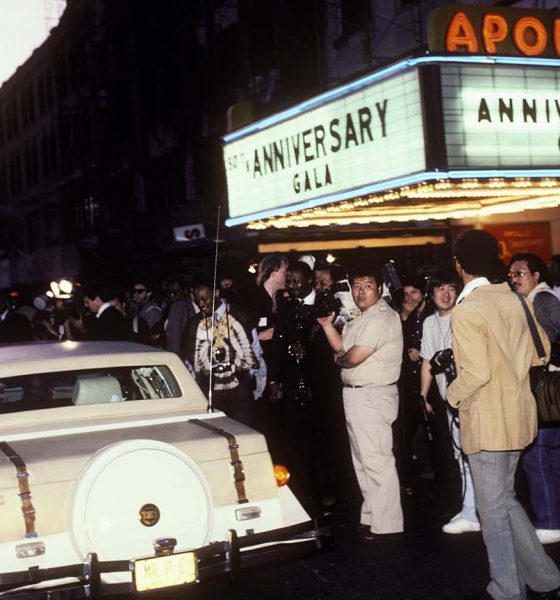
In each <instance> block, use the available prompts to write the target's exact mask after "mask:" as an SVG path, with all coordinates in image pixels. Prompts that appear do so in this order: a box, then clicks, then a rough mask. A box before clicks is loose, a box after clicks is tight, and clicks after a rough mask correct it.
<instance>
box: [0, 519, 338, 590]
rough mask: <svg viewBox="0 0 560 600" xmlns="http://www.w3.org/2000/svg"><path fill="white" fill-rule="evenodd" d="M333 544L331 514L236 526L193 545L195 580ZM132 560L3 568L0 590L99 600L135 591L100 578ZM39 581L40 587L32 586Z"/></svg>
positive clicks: (92, 559)
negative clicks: (283, 523)
mask: <svg viewBox="0 0 560 600" xmlns="http://www.w3.org/2000/svg"><path fill="white" fill-rule="evenodd" d="M332 547H333V537H332V531H331V527H330V518H329V517H328V516H323V517H320V518H318V519H314V520H313V521H308V522H306V523H301V524H298V525H292V526H290V527H283V528H281V529H274V530H272V531H266V532H263V533H254V534H251V535H246V536H242V537H238V536H237V533H236V532H235V530H233V529H232V530H230V532H229V535H228V540H227V541H224V542H215V543H212V544H209V545H208V546H203V547H202V548H198V549H196V550H194V553H195V555H196V560H197V563H198V564H197V567H198V577H197V581H196V583H200V582H204V581H209V580H211V579H214V578H216V577H219V576H221V575H224V574H229V576H230V577H231V578H232V579H238V578H239V577H240V575H241V573H242V572H243V571H245V570H247V569H251V568H253V567H258V566H262V565H269V564H278V563H281V562H286V561H293V560H300V559H303V558H306V557H309V556H312V555H314V554H317V553H320V552H325V551H327V550H330V549H331V548H332ZM133 565H134V562H133V561H132V560H116V561H100V560H98V558H97V555H96V554H89V555H88V557H87V560H86V561H85V562H84V563H81V564H75V565H68V566H62V567H52V568H47V569H40V568H30V569H28V570H26V571H16V572H12V573H1V574H0V594H2V596H3V597H5V598H18V599H23V598H24V597H28V598H33V599H34V600H42V598H43V597H44V598H45V600H46V599H47V598H48V599H49V600H70V599H74V598H89V599H91V600H96V599H98V598H101V597H103V596H108V595H113V594H121V593H124V594H126V593H134V592H136V589H135V584H134V581H132V582H130V583H118V584H106V583H104V582H103V581H102V575H103V574H104V573H115V572H131V571H132V570H133ZM69 577H71V578H73V579H75V581H73V582H72V583H67V584H61V583H60V580H61V579H64V578H69ZM49 581H50V582H52V586H51V585H49V583H48V582H49ZM38 584H40V587H38V588H34V587H33V586H38ZM192 585H193V584H187V585H186V586H181V587H191V586H192ZM30 586H31V587H30ZM21 588H24V589H21ZM170 589H177V588H169V587H166V588H162V589H161V590H155V591H154V590H151V591H150V592H145V593H146V594H148V593H149V594H150V596H152V595H153V594H154V593H157V592H158V591H161V592H165V591H169V590H170ZM140 594H141V593H140Z"/></svg>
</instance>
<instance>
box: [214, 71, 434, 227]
mask: <svg viewBox="0 0 560 600" xmlns="http://www.w3.org/2000/svg"><path fill="white" fill-rule="evenodd" d="M332 96H334V98H333V97H332ZM320 98H321V97H320ZM324 98H325V99H324V101H321V100H319V101H318V102H316V104H315V105H314V106H313V107H312V108H310V109H309V110H307V111H302V112H298V110H297V107H296V108H295V109H292V111H286V113H281V114H280V115H278V116H277V117H278V118H277V119H275V122H274V123H272V124H270V125H269V126H267V127H263V128H262V129H259V128H258V127H255V129H254V130H255V131H256V132H255V133H253V132H252V131H253V128H251V127H249V128H247V129H248V133H247V135H244V134H243V130H241V131H240V132H239V135H235V134H233V137H232V141H228V136H226V139H225V143H224V161H225V167H226V175H227V185H228V198H229V212H230V217H237V216H242V215H247V214H256V213H259V212H262V211H266V210H271V209H275V208H278V207H282V206H286V207H288V206H289V205H293V204H296V203H302V202H305V201H312V200H314V199H318V198H322V197H331V196H333V195H334V194H341V195H342V197H344V195H345V194H347V197H352V196H353V195H354V191H355V190H359V188H360V187H362V186H365V185H368V184H371V183H372V182H375V181H382V180H385V179H390V178H394V177H398V176H400V175H402V174H405V173H410V172H415V171H421V170H423V169H424V168H425V151H424V137H423V130H422V116H421V102H420V86H419V81H418V73H417V71H416V70H415V69H411V70H409V71H407V72H402V73H400V74H398V75H395V76H392V77H388V78H386V79H384V80H381V81H377V82H375V83H372V84H371V85H369V86H367V85H365V86H364V87H361V88H360V89H357V90H355V91H348V92H346V91H345V90H344V89H341V90H340V92H339V93H338V92H337V93H335V94H334V95H325V97H324ZM257 125H258V124H257ZM237 133H238V132H236V134H237Z"/></svg>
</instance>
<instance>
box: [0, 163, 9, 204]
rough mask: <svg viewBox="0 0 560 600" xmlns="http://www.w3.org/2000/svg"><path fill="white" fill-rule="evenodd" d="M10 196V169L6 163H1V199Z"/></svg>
mask: <svg viewBox="0 0 560 600" xmlns="http://www.w3.org/2000/svg"><path fill="white" fill-rule="evenodd" d="M7 198H8V170H7V168H6V164H5V163H2V165H0V199H2V200H7Z"/></svg>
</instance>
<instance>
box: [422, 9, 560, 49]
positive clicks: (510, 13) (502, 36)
mask: <svg viewBox="0 0 560 600" xmlns="http://www.w3.org/2000/svg"><path fill="white" fill-rule="evenodd" d="M428 44H429V48H430V50H434V51H437V52H449V53H466V54H488V55H493V54H498V55H502V56H503V55H511V56H529V57H537V56H539V57H549V58H558V57H560V18H559V15H558V12H557V11H551V10H538V9H522V8H501V7H497V6H492V7H489V6H477V5H475V4H469V5H460V4H446V5H443V6H441V7H440V8H438V9H436V10H435V11H434V12H433V13H432V14H431V15H430V22H429V25H428Z"/></svg>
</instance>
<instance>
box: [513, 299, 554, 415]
mask: <svg viewBox="0 0 560 600" xmlns="http://www.w3.org/2000/svg"><path fill="white" fill-rule="evenodd" d="M516 296H517V297H518V298H519V301H520V302H521V304H522V306H523V310H524V311H525V316H526V317H527V323H528V325H529V330H530V331H531V336H532V338H533V343H534V344H535V348H536V350H537V355H538V357H539V358H540V359H541V360H542V361H543V366H542V367H531V369H530V371H529V377H530V381H531V391H532V392H533V395H534V396H535V401H536V403H537V415H538V419H539V424H540V425H553V424H558V423H560V371H549V370H548V368H547V365H546V364H545V361H546V352H545V350H544V346H543V343H542V340H541V337H540V335H539V332H538V331H537V326H536V325H535V319H534V318H533V315H532V314H531V311H530V310H529V307H528V306H527V302H526V301H525V298H524V297H523V296H522V295H521V294H516Z"/></svg>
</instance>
